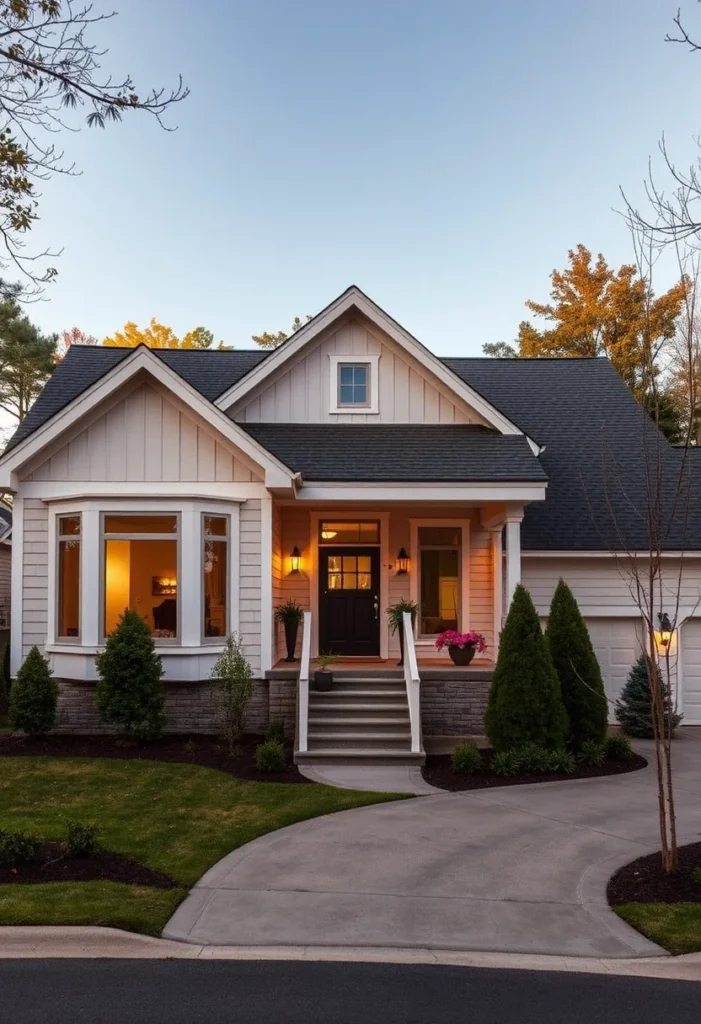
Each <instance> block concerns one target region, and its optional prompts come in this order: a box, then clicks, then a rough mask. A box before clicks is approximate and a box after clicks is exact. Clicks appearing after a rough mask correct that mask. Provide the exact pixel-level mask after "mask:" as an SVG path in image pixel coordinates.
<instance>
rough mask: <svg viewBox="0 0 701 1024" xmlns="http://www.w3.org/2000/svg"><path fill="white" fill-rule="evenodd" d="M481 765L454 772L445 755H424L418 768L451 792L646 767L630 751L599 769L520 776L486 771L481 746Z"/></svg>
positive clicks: (487, 751) (591, 776) (485, 752)
mask: <svg viewBox="0 0 701 1024" xmlns="http://www.w3.org/2000/svg"><path fill="white" fill-rule="evenodd" d="M481 753H482V764H483V768H482V770H481V771H479V772H475V773H474V774H473V775H458V774H457V772H454V771H453V769H452V766H451V763H450V755H449V754H430V755H429V756H428V757H427V758H426V764H425V765H424V767H423V768H422V769H421V774H422V775H423V777H424V778H425V780H426V782H430V784H431V785H432V786H437V787H438V788H439V789H448V790H450V791H451V792H453V793H458V792H462V791H463V790H468V789H491V788H492V787H494V786H525V785H530V784H531V783H533V782H566V781H567V780H569V779H595V778H598V777H599V776H601V775H623V774H625V773H626V772H635V771H638V770H639V769H640V768H645V767H646V766H647V761H646V760H645V758H644V757H640V756H639V755H638V754H633V756H632V757H628V758H623V759H621V760H616V761H607V762H606V764H604V765H602V766H601V768H592V767H588V766H585V765H581V766H578V767H577V769H576V771H574V772H573V773H572V774H571V775H563V774H561V773H560V772H539V773H538V774H530V775H529V774H526V773H524V774H522V775H496V774H495V773H494V772H493V771H491V770H490V768H489V767H488V766H489V758H490V757H491V754H492V751H491V749H489V748H485V749H484V750H482V751H481Z"/></svg>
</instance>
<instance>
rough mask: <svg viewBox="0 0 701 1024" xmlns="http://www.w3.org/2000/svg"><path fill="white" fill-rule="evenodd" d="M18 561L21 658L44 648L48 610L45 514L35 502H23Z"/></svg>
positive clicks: (47, 518) (47, 528) (47, 551)
mask: <svg viewBox="0 0 701 1024" xmlns="http://www.w3.org/2000/svg"><path fill="white" fill-rule="evenodd" d="M23 508H24V512H23V516H24V557H23V559H22V654H23V656H24V655H26V654H27V653H28V652H29V649H30V648H31V647H33V646H34V645H35V644H36V645H37V647H39V648H42V649H43V647H44V645H45V644H46V634H47V628H48V606H49V585H48V584H49V580H48V575H49V532H48V531H49V510H48V508H47V506H46V505H44V503H43V502H41V501H39V500H38V499H36V498H25V500H24V503H23Z"/></svg>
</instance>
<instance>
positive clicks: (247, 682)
mask: <svg viewBox="0 0 701 1024" xmlns="http://www.w3.org/2000/svg"><path fill="white" fill-rule="evenodd" d="M212 699H213V702H214V712H215V715H216V718H217V721H218V723H219V728H220V730H221V733H222V736H223V737H224V739H225V740H226V742H227V743H228V744H229V754H230V755H231V756H232V757H233V756H234V755H235V754H236V753H237V746H236V745H237V743H238V739H239V736H240V735H241V730H242V729H243V719H244V715H245V714H246V710H247V708H248V705H249V704H250V703H251V701H252V699H253V669H252V668H251V666H250V664H249V663H248V661H247V660H246V658H245V657H244V653H243V638H242V637H240V636H238V635H237V634H236V633H229V635H228V636H227V638H226V650H225V651H223V652H222V653H221V654H220V655H219V657H218V658H217V661H216V664H215V666H214V668H213V669H212Z"/></svg>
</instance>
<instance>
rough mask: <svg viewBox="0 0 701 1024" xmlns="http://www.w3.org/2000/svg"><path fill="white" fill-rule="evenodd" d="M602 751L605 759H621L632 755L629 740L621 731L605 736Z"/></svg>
mask: <svg viewBox="0 0 701 1024" xmlns="http://www.w3.org/2000/svg"><path fill="white" fill-rule="evenodd" d="M604 752H605V753H606V760H607V761H623V760H626V759H627V758H629V757H632V756H633V748H632V747H631V745H630V740H629V739H628V737H627V736H626V735H624V734H623V733H621V734H619V735H616V736H607V737H606V739H605V741H604Z"/></svg>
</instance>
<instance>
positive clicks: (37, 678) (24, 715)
mask: <svg viewBox="0 0 701 1024" xmlns="http://www.w3.org/2000/svg"><path fill="white" fill-rule="evenodd" d="M57 700H58V684H57V683H56V680H55V679H54V678H53V676H52V673H51V669H50V668H49V663H48V661H47V660H46V658H45V657H44V655H43V654H42V653H41V651H40V650H39V648H38V647H32V649H31V651H30V652H29V654H28V655H27V657H26V658H25V659H24V663H23V664H22V666H21V667H20V669H19V671H18V672H17V678H16V679H15V681H14V683H13V685H12V693H11V696H10V722H11V723H12V726H13V728H15V729H23V730H24V731H25V732H26V733H29V735H30V736H43V735H44V733H47V732H49V731H50V730H51V729H53V727H54V726H55V725H56V703H57Z"/></svg>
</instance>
